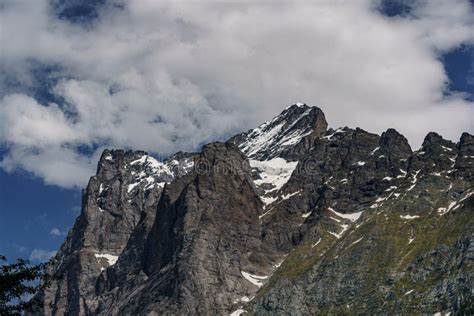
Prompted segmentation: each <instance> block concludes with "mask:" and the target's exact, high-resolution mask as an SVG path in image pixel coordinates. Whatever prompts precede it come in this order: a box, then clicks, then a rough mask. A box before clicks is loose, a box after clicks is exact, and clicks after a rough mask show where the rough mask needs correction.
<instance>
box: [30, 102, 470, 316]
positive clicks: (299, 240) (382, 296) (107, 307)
mask: <svg viewBox="0 0 474 316" xmlns="http://www.w3.org/2000/svg"><path fill="white" fill-rule="evenodd" d="M327 126H328V124H327V122H326V120H325V117H324V113H323V112H322V111H321V110H320V109H319V108H317V107H310V106H307V105H305V104H294V105H292V106H289V107H288V108H286V109H285V110H284V111H283V112H282V113H281V114H280V115H278V116H277V117H275V118H274V119H272V120H271V121H269V122H266V123H264V124H262V125H261V126H259V127H257V128H256V129H254V130H250V131H247V132H245V133H242V134H239V135H236V136H234V137H232V138H231V139H230V140H229V141H228V142H226V143H211V144H208V145H206V146H204V147H203V149H202V151H201V152H200V153H199V154H186V153H178V154H176V155H175V156H173V157H171V158H169V159H168V160H166V161H164V162H159V161H156V160H155V159H154V158H153V157H151V156H149V155H147V154H146V153H144V152H124V151H105V152H104V154H103V155H102V157H101V160H100V161H99V166H98V171H97V175H96V176H94V177H92V178H91V180H90V182H89V185H88V187H87V189H86V191H85V192H84V201H83V209H82V212H81V215H80V216H79V218H78V219H77V221H76V223H75V225H74V227H73V229H72V230H71V232H70V233H69V235H68V237H67V239H66V241H65V243H64V245H63V246H62V247H61V249H60V251H58V253H57V255H56V257H55V260H54V261H53V262H52V263H51V265H50V267H51V272H52V273H54V275H55V276H56V277H58V279H57V280H56V281H55V282H53V285H52V287H51V288H49V289H48V290H46V291H44V292H42V293H39V294H38V297H41V298H42V299H43V301H44V302H45V308H44V310H43V311H42V313H43V314H47V315H50V314H54V315H64V314H68V315H116V314H126V315H128V314H219V315H221V314H230V313H233V314H234V315H238V314H241V313H244V312H248V313H254V314H272V315H273V314H285V315H286V314H295V315H299V314H320V313H322V314H326V313H331V314H357V313H364V312H370V313H401V314H406V313H434V312H438V311H443V312H450V311H458V312H463V311H469V310H471V309H472V305H473V302H472V298H471V294H470V293H472V284H473V275H474V274H473V265H472V260H473V258H474V257H473V252H472V251H473V249H474V248H473V246H472V244H471V240H472V235H473V233H474V229H473V228H474V227H473V223H472V218H473V217H472V214H473V213H472V211H473V204H474V202H473V199H474V196H473V191H472V188H473V179H474V138H473V136H472V135H469V134H467V133H464V134H463V135H462V136H461V139H460V141H459V143H457V144H455V143H453V142H450V141H447V140H444V139H443V138H442V137H441V136H439V135H437V134H436V133H429V134H428V135H427V136H426V138H425V141H424V143H423V146H422V148H421V149H420V150H418V151H416V152H413V151H412V149H411V148H410V146H409V145H408V142H407V140H406V139H405V137H403V135H401V134H399V133H398V132H397V131H395V130H394V129H388V130H387V131H386V132H384V133H382V135H380V136H379V135H376V134H372V133H369V132H366V131H364V130H362V129H359V128H356V129H351V128H348V127H344V128H339V129H336V130H334V129H327ZM50 306H51V307H50Z"/></svg>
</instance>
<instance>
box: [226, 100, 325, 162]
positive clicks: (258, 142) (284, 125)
mask: <svg viewBox="0 0 474 316" xmlns="http://www.w3.org/2000/svg"><path fill="white" fill-rule="evenodd" d="M326 128H327V123H326V120H325V118H324V113H323V112H322V111H321V110H320V109H319V108H317V107H311V106H308V105H306V104H304V103H295V104H292V105H290V106H289V107H287V108H286V109H285V110H284V111H283V112H282V113H280V114H279V115H278V116H276V117H274V118H273V119H272V120H270V121H268V122H265V123H263V124H262V125H260V126H259V127H257V128H255V129H253V130H250V131H248V132H246V133H243V134H240V135H238V136H237V137H235V138H233V141H234V142H235V143H236V144H237V145H238V146H239V148H240V150H241V151H242V152H243V153H245V154H246V155H247V156H248V157H249V158H251V159H255V160H268V159H272V158H275V157H280V156H282V155H283V156H285V154H284V152H288V151H291V148H293V147H294V146H295V145H297V144H299V143H300V142H301V140H302V139H303V138H304V137H305V136H308V135H310V134H312V133H315V134H320V133H321V132H323V131H326ZM284 158H285V157H284Z"/></svg>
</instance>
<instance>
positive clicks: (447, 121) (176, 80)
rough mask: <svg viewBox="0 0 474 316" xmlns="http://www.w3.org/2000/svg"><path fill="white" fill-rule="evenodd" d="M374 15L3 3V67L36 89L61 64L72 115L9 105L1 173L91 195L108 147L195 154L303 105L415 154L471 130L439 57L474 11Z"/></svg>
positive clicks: (356, 9)
mask: <svg viewBox="0 0 474 316" xmlns="http://www.w3.org/2000/svg"><path fill="white" fill-rule="evenodd" d="M373 4H374V2H372V1H368V0H366V1H362V0H360V1H317V2H307V1H299V2H292V3H290V2H288V3H285V2H278V3H273V2H266V1H252V2H250V1H248V2H238V3H237V2H233V3H232V4H230V3H218V2H212V1H208V2H190V1H173V2H164V1H160V2H157V1H144V0H142V1H131V2H127V5H126V6H125V8H124V10H123V11H119V10H115V11H106V12H104V13H103V15H102V16H100V17H99V20H98V21H97V23H96V24H94V26H92V27H88V28H84V27H81V26H80V25H74V24H70V23H68V22H66V21H64V20H58V19H56V18H54V17H53V16H51V14H50V11H49V9H48V8H49V7H48V3H47V1H46V0H38V1H34V2H33V3H32V2H30V1H21V0H18V1H11V0H10V1H6V2H5V3H4V4H3V9H1V11H0V21H2V22H1V27H2V32H1V35H0V36H1V39H0V41H1V42H2V43H8V45H2V54H1V59H0V66H1V68H2V69H3V70H4V72H5V73H8V74H9V75H10V76H13V77H15V78H16V80H17V81H18V82H21V83H22V84H24V85H34V84H36V83H35V82H34V77H33V76H32V75H31V72H30V70H31V65H32V63H31V62H30V61H32V60H34V61H36V62H38V63H41V64H47V65H55V66H58V67H59V69H60V71H59V77H60V78H62V79H61V80H59V81H58V82H57V84H55V85H54V87H53V88H52V92H53V93H54V94H55V95H56V96H57V97H58V99H61V98H63V99H64V100H65V102H66V103H65V104H66V105H65V104H60V105H56V104H39V103H38V101H37V100H35V99H33V98H32V97H28V96H25V95H21V94H9V93H8V91H7V93H4V94H5V97H4V98H3V99H2V100H1V101H0V143H3V144H4V145H5V146H6V147H7V148H8V154H7V155H6V157H5V158H4V159H3V161H2V162H1V163H0V166H1V167H3V168H4V169H6V170H14V169H16V168H23V169H25V170H28V171H30V172H32V173H33V174H35V175H37V176H39V177H41V178H43V179H44V180H45V181H46V182H47V183H50V184H57V185H61V186H66V187H71V186H83V185H84V184H85V182H86V181H87V178H88V177H89V176H90V175H91V174H92V173H93V171H94V169H95V164H96V161H97V158H98V155H99V154H100V151H101V150H102V149H103V148H104V147H121V148H124V147H126V148H134V149H145V150H148V151H151V152H161V153H165V154H169V153H172V152H174V151H176V150H195V149H197V148H198V147H199V145H200V144H201V143H203V142H205V141H210V140H215V139H222V138H225V137H227V136H229V135H230V134H232V133H235V132H237V131H241V130H245V129H247V128H251V127H254V126H256V125H257V124H258V123H260V122H262V121H265V120H267V119H269V118H271V117H272V116H273V115H275V114H278V113H279V112H280V111H281V110H282V109H283V107H284V106H286V105H287V104H290V103H292V102H295V101H302V102H306V103H308V104H313V105H317V106H320V107H321V108H322V109H323V110H324V112H325V113H326V115H327V118H328V121H329V124H330V125H331V126H333V127H337V126H341V125H348V126H353V127H355V126H360V127H362V128H364V129H367V130H369V131H373V132H379V133H380V132H382V131H383V130H385V129H386V128H388V127H395V128H397V129H398V130H399V131H401V132H402V133H404V134H405V135H406V136H407V137H408V138H409V140H410V142H411V144H412V145H414V146H415V147H417V146H419V145H420V144H421V141H422V139H423V137H424V135H425V134H426V133H427V132H429V131H432V130H433V131H437V132H439V133H441V134H442V135H444V136H445V137H448V138H451V139H453V140H457V139H458V137H459V135H460V134H461V132H463V131H472V130H473V129H474V127H473V121H472V117H474V115H473V114H474V113H473V104H472V103H470V102H468V101H465V100H463V99H462V97H461V96H459V95H453V96H451V97H449V98H446V97H444V96H443V91H444V89H445V88H446V85H447V83H448V81H447V80H448V78H447V76H446V73H445V71H444V68H443V65H442V63H441V62H440V61H439V59H438V54H439V53H440V52H443V51H449V50H450V49H453V48H455V47H457V46H459V45H460V44H462V43H473V39H474V35H473V31H472V30H473V29H474V22H473V16H474V15H473V12H472V9H471V8H470V6H469V3H468V1H450V2H449V4H446V2H443V1H421V2H419V4H418V5H417V6H416V8H415V9H414V12H413V14H414V16H416V18H415V17H409V18H404V19H401V18H397V19H389V18H387V17H383V16H382V15H380V14H378V13H377V11H376V10H374V8H373ZM71 113H72V114H73V115H71ZM84 146H86V147H90V148H94V153H93V154H92V155H87V156H86V155H84V154H83V153H82V152H81V151H80V150H78V148H80V147H84Z"/></svg>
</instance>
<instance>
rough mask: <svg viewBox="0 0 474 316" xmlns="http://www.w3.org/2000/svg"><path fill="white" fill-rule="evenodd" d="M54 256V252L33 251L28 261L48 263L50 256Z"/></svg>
mask: <svg viewBox="0 0 474 316" xmlns="http://www.w3.org/2000/svg"><path fill="white" fill-rule="evenodd" d="M55 254H56V251H55V250H53V251H48V250H44V249H36V248H35V249H33V251H32V252H31V254H30V260H31V261H34V262H45V261H48V260H49V259H50V258H51V257H52V256H54V255H55Z"/></svg>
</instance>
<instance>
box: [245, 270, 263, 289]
mask: <svg viewBox="0 0 474 316" xmlns="http://www.w3.org/2000/svg"><path fill="white" fill-rule="evenodd" d="M240 273H242V276H243V277H244V278H245V279H247V280H248V281H249V282H250V283H252V284H254V285H256V286H258V287H261V286H262V285H263V280H265V279H266V278H268V276H259V275H254V274H250V273H247V272H245V271H240Z"/></svg>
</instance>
